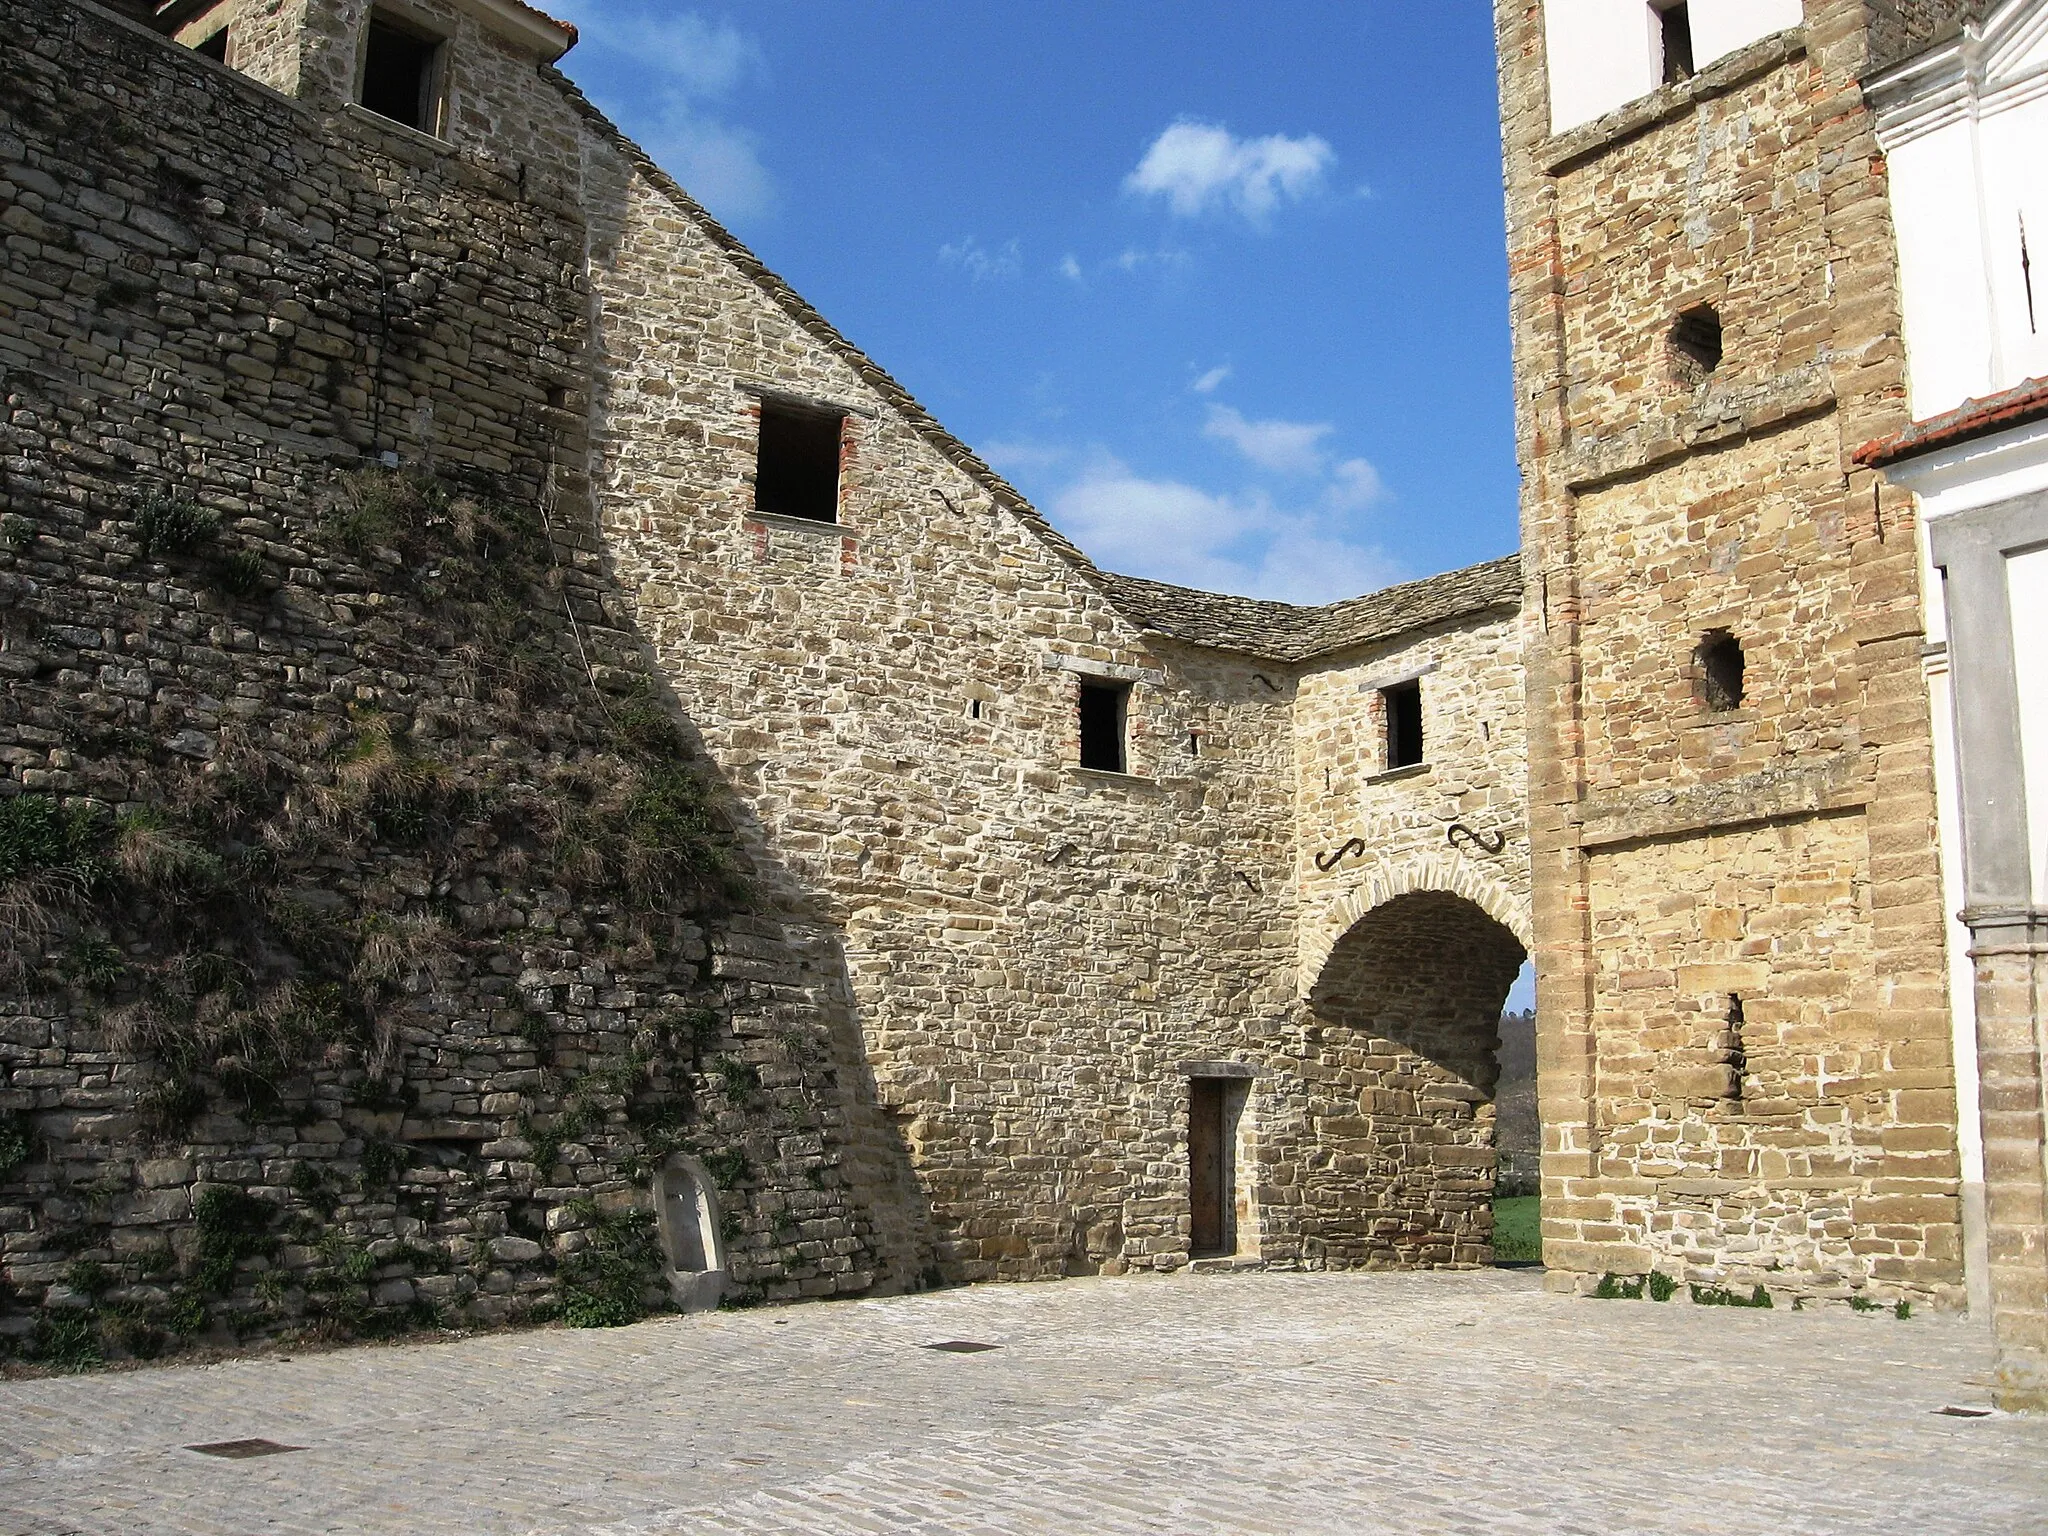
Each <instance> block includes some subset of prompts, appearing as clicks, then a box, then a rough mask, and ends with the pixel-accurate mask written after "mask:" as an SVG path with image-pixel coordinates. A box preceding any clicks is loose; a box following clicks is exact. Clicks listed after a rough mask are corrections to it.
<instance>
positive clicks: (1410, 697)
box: [1380, 678, 1422, 769]
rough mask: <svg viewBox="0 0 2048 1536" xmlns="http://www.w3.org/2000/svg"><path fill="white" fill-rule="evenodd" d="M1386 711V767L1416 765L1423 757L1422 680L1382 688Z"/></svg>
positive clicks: (1382, 701)
mask: <svg viewBox="0 0 2048 1536" xmlns="http://www.w3.org/2000/svg"><path fill="white" fill-rule="evenodd" d="M1380 704H1381V706H1382V707H1383V708H1384V709H1385V710H1386V712H1387V767H1388V768H1390V769H1391V768H1413V767H1414V766H1415V765H1416V764H1418V763H1420V762H1421V761H1422V680H1421V679H1420V678H1417V679H1416V680H1415V681H1414V682H1409V683H1396V684H1394V686H1393V687H1391V688H1382V689H1381V690H1380Z"/></svg>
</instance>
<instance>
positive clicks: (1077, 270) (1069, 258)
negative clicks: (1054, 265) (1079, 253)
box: [1059, 251, 1084, 283]
mask: <svg viewBox="0 0 2048 1536" xmlns="http://www.w3.org/2000/svg"><path fill="white" fill-rule="evenodd" d="M1059 273H1060V276H1061V277H1064V278H1065V279H1066V280H1067V281H1068V282H1070V283H1078V282H1082V281H1084V279H1083V278H1082V276H1081V263H1080V262H1078V261H1076V260H1075V259H1074V253H1073V252H1072V251H1069V252H1067V254H1066V255H1064V256H1062V257H1061V258H1060V266H1059Z"/></svg>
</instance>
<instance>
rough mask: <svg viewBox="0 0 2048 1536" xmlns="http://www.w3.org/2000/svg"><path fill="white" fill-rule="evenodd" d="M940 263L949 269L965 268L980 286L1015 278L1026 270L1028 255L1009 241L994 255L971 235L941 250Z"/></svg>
mask: <svg viewBox="0 0 2048 1536" xmlns="http://www.w3.org/2000/svg"><path fill="white" fill-rule="evenodd" d="M939 260H941V261H943V262H945V263H946V265H948V266H952V267H960V268H963V269H964V270H965V271H966V273H967V275H968V276H969V277H971V278H973V279H974V280H975V281H976V282H977V283H985V282H988V281H989V280H990V279H992V278H999V277H1015V276H1016V275H1017V274H1018V273H1019V272H1022V271H1023V270H1024V253H1023V252H1022V251H1021V250H1019V249H1018V247H1017V242H1016V241H1014V240H1011V241H1009V242H1008V243H1006V244H1005V245H1003V246H1002V247H1001V248H1000V249H998V250H994V251H991V250H989V249H988V247H987V246H985V245H983V244H982V243H981V242H980V241H979V240H977V239H975V238H974V236H972V235H968V236H966V237H965V238H963V239H962V240H960V241H959V242H958V243H957V244H954V245H942V246H940V247H939Z"/></svg>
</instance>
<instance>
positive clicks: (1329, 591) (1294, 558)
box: [1052, 454, 1404, 603]
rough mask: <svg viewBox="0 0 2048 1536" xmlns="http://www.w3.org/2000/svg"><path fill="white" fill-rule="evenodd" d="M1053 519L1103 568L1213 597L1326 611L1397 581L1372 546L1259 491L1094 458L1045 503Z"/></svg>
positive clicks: (1398, 577) (1385, 559) (1106, 457)
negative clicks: (1232, 490) (1155, 474)
mask: <svg viewBox="0 0 2048 1536" xmlns="http://www.w3.org/2000/svg"><path fill="white" fill-rule="evenodd" d="M1052 517H1053V521H1054V522H1055V523H1057V524H1058V525H1059V527H1060V528H1061V529H1062V530H1063V531H1065V532H1066V533H1067V535H1068V536H1069V537H1071V538H1072V539H1073V540H1074V541H1075V542H1076V543H1077V544H1079V545H1080V546H1081V547H1082V548H1083V549H1085V550H1087V551H1088V553H1089V554H1090V555H1091V556H1092V557H1094V558H1095V559H1096V560H1098V561H1100V562H1101V563H1102V564H1103V565H1105V566H1107V567H1109V568H1110V569H1111V570H1117V571H1125V572H1128V573H1130V574H1131V575H1134V576H1148V577H1151V578H1152V579H1153V580H1156V581H1168V582H1173V583H1175V584H1176V585H1180V586H1190V587H1200V588H1203V589H1204V590H1207V591H1212V592H1234V593H1238V594H1240V595H1242V596H1246V597H1265V598H1274V599H1277V600H1279V601H1282V602H1294V603H1325V602H1332V601H1335V600H1336V599H1338V598H1341V597H1352V596H1355V595H1357V594H1358V593H1361V592H1370V591H1373V590H1375V589H1377V588H1379V587H1383V586H1386V585H1387V584H1389V583H1390V582H1394V581H1399V580H1401V579H1402V576H1403V574H1404V573H1403V572H1402V571H1401V570H1400V568H1399V567H1398V566H1397V565H1396V563H1395V562H1394V561H1393V560H1392V559H1390V558H1389V557H1388V556H1387V554H1386V553H1385V552H1384V551H1382V550H1380V549H1378V548H1377V547H1375V546H1373V545H1370V544H1366V543H1362V542H1360V541H1358V540H1356V539H1354V538H1351V537H1349V536H1347V535H1346V534H1345V533H1343V532H1342V531H1340V530H1337V529H1334V528H1332V527H1331V526H1330V524H1329V519H1328V517H1327V515H1316V514H1310V513H1303V512H1295V511H1289V510H1285V509H1283V508H1281V507H1278V506H1276V505H1275V504H1274V503H1273V501H1272V500H1271V498H1270V497H1268V496H1267V495H1266V494H1265V493H1264V492H1261V491H1250V492H1246V493H1243V494H1240V495H1235V496H1231V495H1221V496H1219V495H1216V494H1213V493H1211V492H1209V491H1205V490H1202V489H1201V488H1200V487H1198V486H1192V485H1187V484H1184V483H1182V482H1180V481H1177V480H1149V479H1146V478H1144V477H1143V476H1140V475H1136V474H1133V473H1132V472H1131V470H1130V469H1129V468H1128V467H1126V466H1125V465H1124V464H1123V463H1121V462H1120V461H1118V460H1117V459H1115V458H1113V457H1111V456H1110V455H1108V454H1098V455H1097V456H1096V457H1095V458H1094V460H1093V461H1091V462H1090V464H1089V465H1088V466H1087V468H1086V469H1085V470H1084V471H1083V472H1082V474H1081V476H1080V478H1078V479H1077V480H1075V481H1074V482H1073V484H1071V485H1070V486H1068V487H1067V489H1066V490H1065V491H1063V492H1062V493H1060V495H1059V496H1058V497H1057V498H1056V499H1055V500H1054V502H1053V504H1052Z"/></svg>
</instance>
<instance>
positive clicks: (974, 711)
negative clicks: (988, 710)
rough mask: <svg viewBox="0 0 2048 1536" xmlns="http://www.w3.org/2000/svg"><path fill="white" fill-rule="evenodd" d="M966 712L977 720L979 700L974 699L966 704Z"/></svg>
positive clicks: (979, 706) (979, 708)
mask: <svg viewBox="0 0 2048 1536" xmlns="http://www.w3.org/2000/svg"><path fill="white" fill-rule="evenodd" d="M967 714H968V717H969V718H970V719H974V720H979V719H980V718H981V700H979V699H975V700H974V701H973V702H972V703H970V704H969V705H968V706H967Z"/></svg>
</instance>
